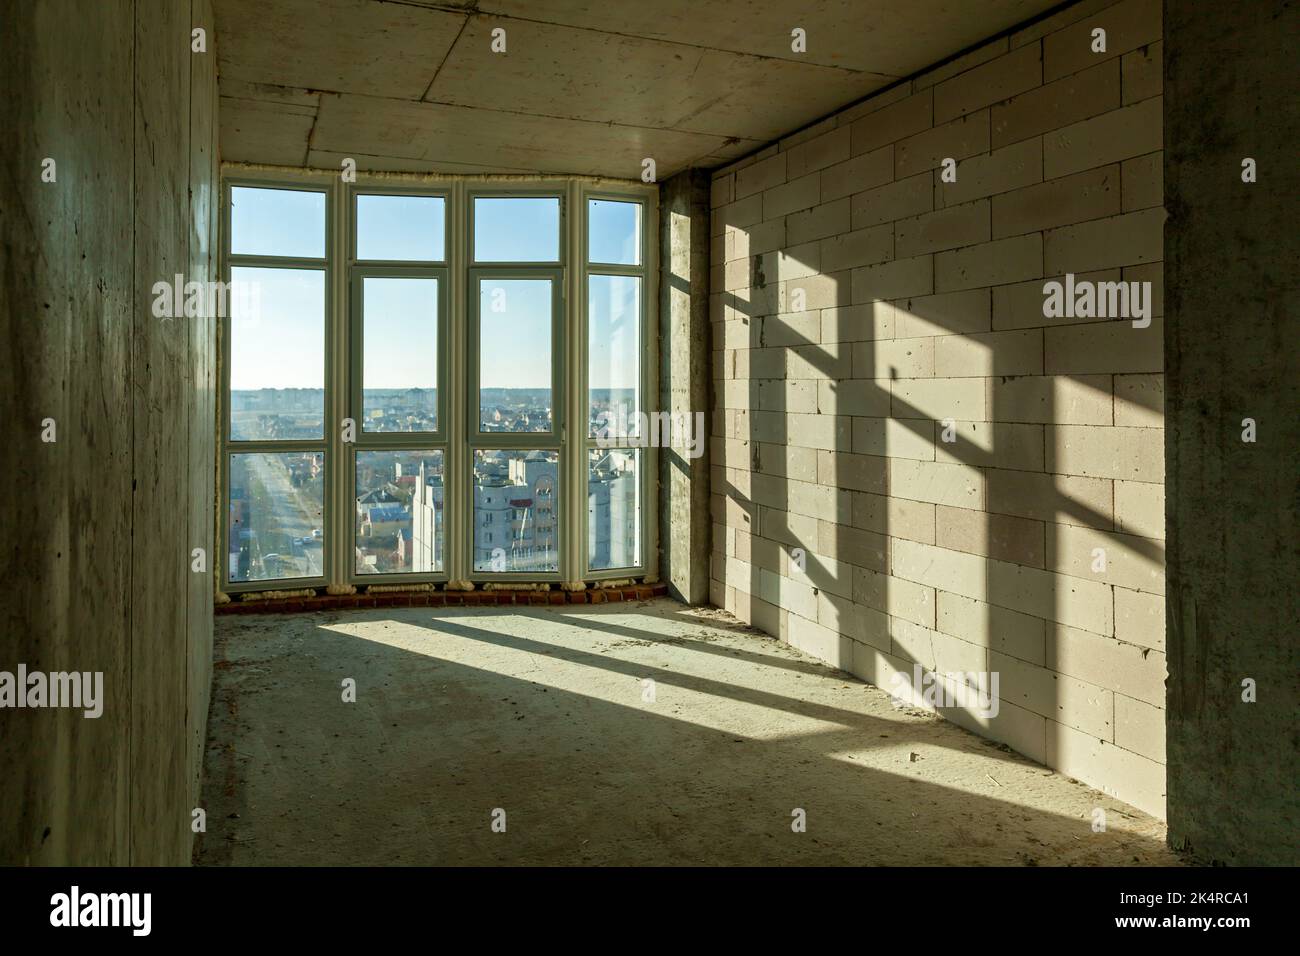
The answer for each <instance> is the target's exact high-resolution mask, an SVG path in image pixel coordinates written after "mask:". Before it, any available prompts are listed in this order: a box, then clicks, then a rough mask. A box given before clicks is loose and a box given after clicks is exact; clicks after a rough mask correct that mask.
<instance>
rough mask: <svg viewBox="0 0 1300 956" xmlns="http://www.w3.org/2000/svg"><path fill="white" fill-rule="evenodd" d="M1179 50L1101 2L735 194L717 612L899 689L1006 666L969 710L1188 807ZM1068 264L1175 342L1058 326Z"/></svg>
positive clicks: (798, 143) (1154, 802)
mask: <svg viewBox="0 0 1300 956" xmlns="http://www.w3.org/2000/svg"><path fill="white" fill-rule="evenodd" d="M1095 27H1102V28H1104V29H1106V31H1107V51H1106V52H1105V53H1100V54H1098V53H1093V52H1092V51H1091V49H1090V41H1091V31H1092V29H1093V28H1095ZM1160 38H1161V26H1160V3H1159V0H1122V2H1119V3H1111V4H1107V3H1105V2H1104V0H1103V2H1098V0H1088V2H1085V3H1081V4H1078V5H1076V6H1075V7H1072V8H1068V9H1066V10H1064V11H1061V12H1059V13H1057V14H1054V15H1053V16H1052V17H1050V18H1048V19H1047V20H1045V21H1043V22H1041V23H1039V24H1035V25H1033V26H1031V27H1028V28H1026V29H1025V30H1022V31H1019V32H1017V33H1015V34H1013V35H1012V36H1011V37H1010V38H1002V39H1000V40H998V41H994V42H991V43H989V44H987V45H986V46H985V47H984V48H981V49H978V50H975V51H973V52H972V53H970V54H967V55H965V56H963V57H961V58H960V59H959V60H956V61H954V62H952V63H949V64H946V65H945V66H943V67H941V68H938V69H936V70H933V71H931V72H930V73H929V74H925V75H922V76H920V77H917V78H915V79H913V80H911V81H908V82H905V83H903V84H901V85H900V86H898V87H895V88H893V89H891V90H889V91H887V92H886V93H883V94H881V95H880V96H878V97H876V98H874V99H872V100H868V101H866V102H864V103H861V104H858V105H856V106H853V107H851V108H849V109H848V110H845V111H844V112H842V113H840V114H838V115H837V116H833V117H829V118H827V119H826V120H824V121H822V122H820V123H818V124H816V126H815V127H811V128H810V129H808V130H806V131H804V132H802V133H800V134H798V135H797V136H795V137H791V138H790V139H789V140H786V141H782V142H780V143H777V144H774V145H773V146H770V147H768V148H767V149H766V150H764V151H763V152H762V153H760V154H759V156H760V157H761V158H758V159H757V160H754V159H747V160H742V161H741V162H740V163H738V164H736V166H734V167H732V168H730V169H724V170H721V171H720V172H718V173H717V174H715V177H714V181H713V191H712V196H713V219H712V234H713V237H714V249H713V250H712V252H713V254H712V260H711V261H712V263H713V272H712V275H713V282H712V291H713V296H712V302H711V303H710V305H711V315H712V316H713V319H714V337H713V340H714V348H715V350H716V354H715V356H714V363H713V367H714V375H715V379H716V381H715V386H716V388H715V393H716V396H717V402H718V405H717V407H716V408H715V409H714V414H713V419H712V420H713V450H714V456H715V457H714V462H715V465H714V468H713V476H714V487H713V492H714V495H713V498H714V506H713V520H714V522H715V525H714V549H715V553H714V555H713V561H712V563H711V567H712V569H713V578H714V580H713V586H712V592H711V593H712V596H713V600H714V601H715V602H716V603H717V604H719V605H720V606H723V607H725V608H727V609H728V610H730V611H732V612H733V613H735V614H737V615H738V616H740V617H741V618H743V619H745V620H747V621H750V622H752V623H754V624H755V625H756V626H759V627H762V628H764V629H766V630H768V631H769V632H771V633H773V634H775V635H777V636H779V637H780V638H782V639H783V640H787V641H789V642H790V643H792V644H794V645H796V646H798V647H801V648H803V649H804V650H806V651H807V652H809V653H811V654H814V655H816V656H818V657H820V658H822V659H823V660H826V661H829V662H831V663H833V664H836V665H837V666H840V667H843V668H845V669H848V670H851V671H852V672H853V673H855V674H857V675H858V676H860V677H862V678H863V679H865V680H869V681H872V682H874V683H877V684H880V685H881V686H884V687H889V686H890V683H889V681H890V677H891V675H892V674H893V673H895V671H902V672H904V673H906V674H908V676H909V677H910V672H911V669H912V665H913V663H914V662H920V663H921V664H922V665H923V666H925V667H927V668H934V667H938V668H939V669H940V670H945V671H946V670H996V671H997V672H998V673H999V675H1000V690H1001V709H1000V711H999V713H998V714H997V715H996V716H995V717H991V718H990V717H983V716H980V715H979V714H977V713H975V712H974V711H972V710H970V709H967V710H965V711H962V710H957V711H945V715H946V716H948V717H950V718H951V719H953V720H955V721H957V722H958V723H960V724H962V725H963V726H966V727H969V728H970V729H972V730H975V731H976V732H978V733H982V734H985V735H987V736H990V737H993V738H994V739H997V740H1001V741H1004V742H1006V743H1008V744H1009V745H1010V746H1012V747H1014V748H1016V749H1018V750H1020V751H1021V752H1023V753H1025V754H1027V755H1029V756H1030V757H1032V758H1034V759H1036V760H1040V761H1043V762H1045V763H1047V764H1049V765H1050V766H1053V767H1057V768H1059V769H1061V770H1063V771H1064V772H1066V773H1069V774H1070V775H1072V776H1075V777H1078V778H1079V779H1081V780H1084V781H1085V782H1088V783H1090V784H1093V785H1094V786H1098V787H1100V788H1102V789H1104V790H1106V791H1107V792H1110V793H1113V794H1115V795H1117V796H1118V797H1120V798H1121V799H1124V800H1127V801H1129V802H1130V803H1132V804H1134V805H1136V806H1139V807H1141V808H1142V809H1144V810H1147V811H1149V812H1151V813H1154V814H1156V815H1160V816H1163V813H1164V766H1163V762H1164V677H1165V659H1164V602H1163V598H1162V596H1161V595H1162V594H1163V592H1164V550H1163V549H1164V487H1163V482H1164V450H1163V449H1164V434H1163V426H1164V421H1163V404H1164V393H1163V376H1162V372H1163V366H1162V335H1163V332H1162V329H1163V322H1162V319H1161V316H1162V314H1163V301H1162V288H1161V262H1160V260H1161V258H1162V248H1163V247H1162V230H1163V223H1164V210H1163V206H1162V190H1163V183H1162V178H1161V168H1162V153H1161V149H1162V145H1163V144H1162V142H1161V128H1162V123H1161V110H1162V100H1161V93H1162V90H1161V56H1162V48H1161V43H1160ZM946 157H952V158H954V159H956V160H958V166H957V181H956V182H955V183H946V182H943V181H942V179H941V178H940V164H941V163H942V161H943V159H944V158H946ZM1067 272H1069V273H1073V274H1074V275H1075V277H1076V279H1077V280H1088V281H1094V282H1118V281H1121V280H1122V281H1129V282H1136V281H1149V282H1151V283H1152V286H1153V293H1154V302H1153V318H1152V321H1151V324H1150V326H1149V327H1147V328H1135V327H1134V326H1133V325H1132V323H1131V322H1129V321H1126V320H1123V319H1104V318H1071V317H1055V318H1048V317H1044V316H1043V314H1042V307H1043V283H1044V282H1045V281H1048V280H1060V279H1061V278H1062V277H1063V275H1064V274H1065V273H1067ZM946 420H950V421H946ZM945 425H951V430H950V432H949V435H950V437H952V438H953V439H954V440H953V441H947V440H945V439H944V434H945ZM794 548H801V549H803V551H804V552H805V555H806V557H805V562H806V566H805V567H804V568H802V569H801V568H800V567H799V566H798V563H797V562H796V561H794V560H792V559H791V552H792V549H794ZM1100 553H1104V556H1105V566H1104V570H1103V569H1099V568H1100V565H1099V564H1098V563H1097V555H1098V554H1100Z"/></svg>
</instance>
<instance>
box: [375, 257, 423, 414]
mask: <svg viewBox="0 0 1300 956" xmlns="http://www.w3.org/2000/svg"><path fill="white" fill-rule="evenodd" d="M361 298H362V307H361V314H362V316H363V327H362V353H363V355H362V368H361V401H362V427H363V428H364V429H365V430H366V431H369V432H431V431H437V429H438V280H437V279H407V278H401V279H388V278H384V279H380V278H375V277H373V276H367V277H366V278H364V279H362V280H361Z"/></svg>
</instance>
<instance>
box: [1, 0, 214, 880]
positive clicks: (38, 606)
mask: <svg viewBox="0 0 1300 956" xmlns="http://www.w3.org/2000/svg"><path fill="white" fill-rule="evenodd" d="M191 21H193V22H191ZM192 26H198V27H203V28H204V29H205V30H206V31H207V34H206V37H205V40H206V52H202V53H200V52H193V51H192V49H191V29H192ZM4 31H5V32H4V39H3V56H0V63H3V66H2V67H0V75H3V86H4V87H5V89H6V91H7V95H6V96H5V97H4V98H3V100H2V102H0V111H2V112H0V116H2V117H3V125H4V128H6V129H10V130H14V131H15V133H16V137H15V144H16V145H15V147H14V148H15V154H14V156H13V157H11V159H10V161H9V162H7V163H6V164H5V168H6V169H7V171H8V173H7V175H6V178H5V181H4V187H3V191H2V192H0V201H3V204H4V210H3V213H4V214H3V215H0V230H3V242H0V249H2V250H3V251H2V252H0V257H2V259H0V279H2V281H0V322H3V332H4V337H5V340H6V342H5V347H4V349H3V358H0V363H2V367H0V377H3V379H4V381H5V383H6V385H5V388H4V390H3V406H2V407H3V414H4V420H5V421H6V422H7V423H8V440H7V441H6V442H4V443H3V444H2V445H0V447H3V462H0V469H2V470H3V472H4V473H5V474H6V476H7V480H6V482H5V483H4V490H3V491H2V492H0V500H2V501H3V505H2V508H3V522H4V525H5V527H6V529H8V531H9V540H10V541H11V542H12V545H11V547H10V548H9V549H8V550H6V552H5V554H4V571H5V574H6V581H8V582H9V586H8V587H7V588H6V589H5V591H4V593H3V597H0V614H2V620H3V635H4V636H3V644H0V670H4V671H8V672H10V673H14V672H15V671H16V670H17V668H18V666H19V665H20V664H24V665H26V667H27V669H28V670H29V671H42V672H50V671H80V672H96V671H99V672H102V673H103V681H104V692H103V701H102V705H103V715H102V716H101V717H99V718H97V719H91V718H85V717H83V716H82V712H81V711H79V710H71V709H22V710H15V709H5V710H3V711H0V721H3V732H2V733H0V761H2V762H3V764H4V766H5V767H6V768H8V770H7V772H6V773H5V774H3V775H0V862H3V863H36V864H77V865H84V864H127V863H134V864H155V863H166V864H180V863H184V862H187V860H188V858H189V848H190V837H191V833H190V810H191V808H192V807H194V806H195V805H196V801H197V793H198V788H197V781H198V773H199V768H200V766H201V764H200V760H199V757H200V751H201V746H202V738H203V727H204V722H205V720H206V717H207V700H208V688H209V684H210V668H211V648H212V618H211V577H210V576H209V575H210V574H211V571H210V570H207V571H205V572H203V573H198V574H196V573H194V572H192V571H191V551H192V549H193V548H203V549H205V551H206V554H207V564H208V567H209V569H210V567H211V562H212V540H211V538H212V532H211V528H212V526H213V519H212V510H211V509H212V491H211V488H212V477H211V476H212V471H213V461H212V447H213V440H214V436H213V417H212V394H213V392H212V370H213V368H214V366H215V356H214V355H213V351H212V343H213V321H212V320H211V319H201V318H188V319H187V318H185V317H184V316H181V317H178V318H174V319H168V320H166V321H164V320H162V319H159V318H157V317H155V316H154V314H153V311H152V306H153V302H154V298H155V296H154V292H153V286H154V283H156V282H159V281H165V282H167V283H169V284H170V283H171V282H172V279H173V276H174V275H176V274H181V275H182V276H183V281H190V280H197V281H203V280H204V279H206V278H208V276H209V275H215V258H214V257H215V250H216V248H217V245H216V237H215V234H214V230H215V224H216V222H217V217H216V214H215V208H216V194H217V190H216V161H217V154H216V133H215V129H216V126H215V121H216V114H215V63H216V59H215V51H214V48H213V42H214V38H213V35H212V16H211V9H210V4H209V2H208V0H195V2H194V3H193V9H191V3H189V2H183V3H173V2H168V0H136V2H131V0H116V2H104V3H96V4H90V5H87V4H84V3H77V2H73V0H65V2H56V0H49V2H42V3H38V4H22V5H17V6H15V7H14V8H13V9H11V10H9V11H7V12H6V15H5V19H4ZM47 159H49V160H53V162H54V165H53V166H52V167H50V166H49V164H48V163H46V162H45V160H47ZM48 169H52V170H53V176H52V177H51V176H49V175H48V174H47V177H46V178H45V179H43V177H42V172H43V170H48ZM47 180H48V181H47ZM51 419H52V420H53V426H52V427H53V429H54V431H53V433H52V435H53V437H54V439H55V440H54V441H48V440H43V434H44V437H45V438H49V437H51V433H50V431H49V427H50V426H49V424H48V422H47V420H51Z"/></svg>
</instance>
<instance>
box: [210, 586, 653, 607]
mask: <svg viewBox="0 0 1300 956" xmlns="http://www.w3.org/2000/svg"><path fill="white" fill-rule="evenodd" d="M667 593H668V586H667V585H666V584H663V583H659V584H634V585H628V586H627V587H621V588H599V589H589V590H586V591H427V592H426V591H414V592H402V591H391V592H384V593H382V594H321V595H317V596H316V597H293V598H264V599H261V600H257V601H240V600H233V601H231V602H230V603H229V604H218V605H216V606H215V612H216V613H217V614H276V613H283V614H288V613H293V612H297V611H333V610H338V609H341V608H354V607H466V606H470V607H476V606H481V605H488V604H490V605H497V604H605V603H607V602H615V601H644V600H646V599H647V598H652V597H659V596H661V595H664V594H667Z"/></svg>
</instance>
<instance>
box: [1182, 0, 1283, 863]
mask: <svg viewBox="0 0 1300 956" xmlns="http://www.w3.org/2000/svg"><path fill="white" fill-rule="evenodd" d="M1165 8H1166V23H1165V29H1166V38H1165V44H1166V48H1167V49H1168V50H1169V55H1168V56H1167V57H1166V58H1165V86H1166V88H1167V89H1168V91H1169V96H1168V97H1167V98H1166V101H1165V114H1164V115H1165V130H1166V135H1167V136H1168V137H1169V142H1170V144H1171V148H1170V150H1169V151H1168V152H1167V153H1166V155H1165V196H1166V200H1165V201H1166V205H1167V206H1168V208H1169V211H1170V221H1169V228H1168V229H1167V230H1166V234H1165V250H1166V254H1167V258H1168V265H1167V275H1166V283H1167V286H1168V299H1167V301H1168V331H1167V334H1166V343H1165V362H1166V366H1167V368H1168V371H1169V381H1168V396H1167V404H1166V408H1167V415H1168V421H1169V444H1168V448H1167V462H1168V466H1167V467H1168V491H1169V516H1168V517H1169V618H1168V620H1169V674H1170V680H1169V705H1168V706H1169V839H1170V842H1171V843H1172V844H1173V845H1174V846H1175V847H1183V848H1190V849H1191V850H1193V851H1194V852H1195V853H1196V854H1197V855H1198V856H1201V857H1204V858H1208V859H1213V860H1218V861H1222V862H1225V863H1255V864H1259V863H1272V864H1289V865H1292V866H1294V865H1295V864H1296V863H1297V862H1300V856H1298V855H1297V846H1296V838H1295V834H1296V828H1297V825H1298V824H1300V805H1298V803H1297V794H1296V766H1297V748H1298V746H1300V740H1298V738H1297V723H1296V714H1297V713H1300V699H1298V698H1300V694H1298V693H1297V678H1296V675H1297V674H1300V643H1298V642H1297V640H1296V621H1297V620H1300V607H1298V606H1297V599H1296V542H1297V541H1298V540H1300V529H1298V528H1297V523H1296V506H1297V502H1298V501H1300V451H1298V449H1300V433H1298V432H1300V429H1297V425H1296V415H1295V412H1296V409H1297V407H1300V377H1298V376H1297V368H1296V358H1295V356H1296V343H1297V342H1300V323H1297V321H1296V310H1295V303H1296V296H1297V289H1296V263H1297V238H1296V236H1297V234H1296V228H1295V221H1294V220H1295V217H1294V214H1293V212H1292V208H1291V207H1292V206H1293V205H1294V197H1295V196H1296V195H1297V193H1300V181H1298V180H1300V176H1297V172H1296V164H1295V143H1296V139H1297V135H1298V133H1300V130H1297V128H1296V127H1297V121H1296V118H1297V113H1296V109H1295V105H1294V100H1295V89H1294V87H1295V80H1294V75H1295V67H1294V59H1295V51H1294V46H1295V37H1296V36H1297V35H1298V34H1300V10H1298V9H1297V7H1296V5H1295V4H1294V3H1282V2H1259V3H1249V4H1223V5H1216V4H1211V5H1207V4H1203V3H1195V2H1192V0H1168V2H1167V3H1166V5H1165ZM1247 157H1249V158H1252V159H1254V160H1255V161H1256V164H1257V181H1256V182H1254V183H1245V182H1243V181H1242V178H1241V176H1242V168H1241V164H1242V160H1243V159H1245V158H1247ZM1246 418H1252V419H1254V421H1255V424H1256V429H1257V432H1256V436H1255V438H1256V440H1255V441H1254V442H1253V443H1250V442H1245V441H1243V440H1242V433H1243V430H1244V429H1243V425H1242V423H1243V420H1244V419H1246ZM1246 680H1252V681H1254V682H1255V685H1256V690H1255V693H1256V696H1255V700H1254V702H1248V701H1247V700H1246V699H1245V688H1244V687H1243V682H1244V681H1246Z"/></svg>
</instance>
